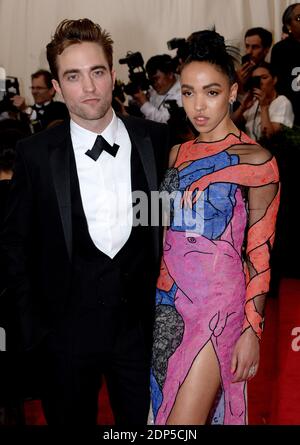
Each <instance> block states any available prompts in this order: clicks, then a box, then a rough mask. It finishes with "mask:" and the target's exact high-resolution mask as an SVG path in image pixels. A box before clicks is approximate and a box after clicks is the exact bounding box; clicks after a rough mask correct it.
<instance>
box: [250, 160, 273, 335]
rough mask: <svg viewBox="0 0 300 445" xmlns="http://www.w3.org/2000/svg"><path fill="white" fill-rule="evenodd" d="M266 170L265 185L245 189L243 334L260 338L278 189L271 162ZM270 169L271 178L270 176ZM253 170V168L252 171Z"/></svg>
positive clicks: (268, 277) (267, 286) (267, 288)
mask: <svg viewBox="0 0 300 445" xmlns="http://www.w3.org/2000/svg"><path fill="white" fill-rule="evenodd" d="M270 162H271V163H272V169H269V173H268V174H269V181H270V182H269V181H268V182H269V183H268V184H267V185H263V186H260V187H249V191H248V225H249V228H248V233H247V243H246V264H245V272H246V302H245V321H244V325H243V331H244V330H245V329H247V328H249V327H251V328H252V329H253V330H254V332H255V333H256V335H257V336H258V337H259V338H261V334H262V330H263V321H264V318H263V315H264V306H265V298H266V294H267V292H268V290H269V283H270V252H271V248H272V246H273V243H274V238H275V225H276V216H277V211H278V206H279V196H280V186H279V183H278V171H277V166H276V163H275V159H274V158H273V159H272V161H270ZM272 170H273V178H272V177H271V176H272ZM254 171H255V169H254Z"/></svg>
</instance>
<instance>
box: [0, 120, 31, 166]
mask: <svg viewBox="0 0 300 445" xmlns="http://www.w3.org/2000/svg"><path fill="white" fill-rule="evenodd" d="M19 124H20V125H19ZM29 135H30V129H29V132H28V131H27V127H26V126H24V127H23V125H21V123H20V122H19V121H15V120H14V119H6V120H3V121H1V122H0V171H9V170H12V169H13V167H14V161H15V157H16V150H15V149H16V145H17V142H18V141H19V140H21V139H23V138H25V137H27V136H29Z"/></svg>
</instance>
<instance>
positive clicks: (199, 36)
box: [182, 30, 237, 85]
mask: <svg viewBox="0 0 300 445" xmlns="http://www.w3.org/2000/svg"><path fill="white" fill-rule="evenodd" d="M187 42H188V45H189V51H188V52H189V55H188V57H187V59H186V60H185V62H184V64H183V67H182V69H183V68H184V67H185V66H186V65H188V64H189V63H191V62H208V63H211V64H213V65H215V66H216V67H217V68H219V69H220V71H221V72H223V73H224V74H225V75H226V76H227V77H228V79H229V83H230V84H231V85H232V84H233V83H234V82H236V73H235V67H234V60H235V58H234V57H233V55H231V54H230V53H229V50H230V51H232V52H233V53H236V54H237V49H236V48H233V47H230V46H226V45H225V40H224V37H223V36H221V35H220V34H218V33H217V32H216V31H212V30H204V31H197V32H194V33H193V34H191V35H190V36H189V38H188V39H187Z"/></svg>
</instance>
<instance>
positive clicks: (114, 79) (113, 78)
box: [111, 70, 116, 88]
mask: <svg viewBox="0 0 300 445" xmlns="http://www.w3.org/2000/svg"><path fill="white" fill-rule="evenodd" d="M111 78H112V83H113V88H114V86H115V82H116V72H115V70H111Z"/></svg>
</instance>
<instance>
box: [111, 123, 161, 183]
mask: <svg viewBox="0 0 300 445" xmlns="http://www.w3.org/2000/svg"><path fill="white" fill-rule="evenodd" d="M119 117H120V118H121V119H122V121H123V123H124V125H125V127H126V129H127V131H128V134H129V137H130V140H131V143H132V145H135V147H136V149H137V151H138V154H139V156H140V159H141V162H142V166H143V169H144V172H145V175H146V179H147V183H148V187H149V190H157V188H158V184H157V173H156V165H155V158H154V152H153V146H152V142H151V139H150V136H149V135H148V134H146V133H144V130H143V129H142V128H141V126H139V125H137V123H136V122H134V121H131V120H130V119H126V118H122V117H121V116H119Z"/></svg>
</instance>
